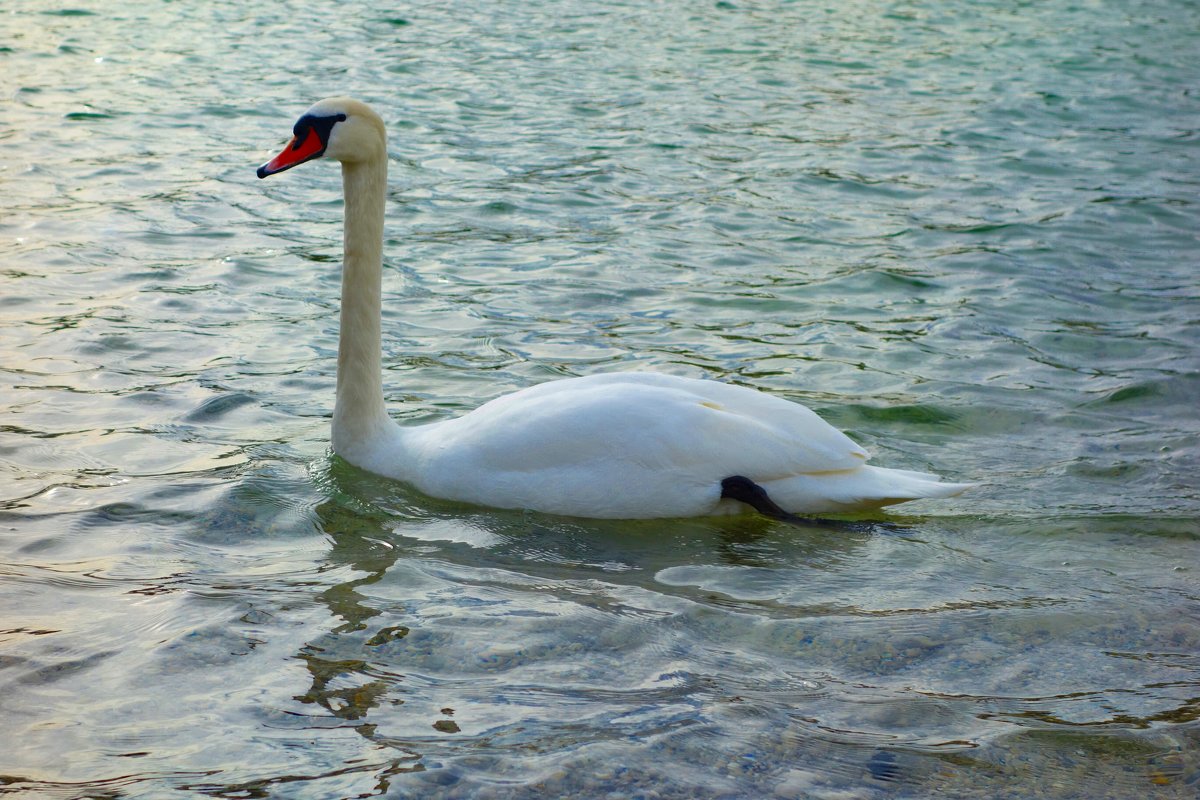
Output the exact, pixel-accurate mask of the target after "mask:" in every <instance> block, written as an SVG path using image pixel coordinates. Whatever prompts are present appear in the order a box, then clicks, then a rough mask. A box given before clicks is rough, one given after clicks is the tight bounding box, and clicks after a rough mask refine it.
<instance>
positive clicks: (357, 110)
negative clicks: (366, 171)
mask: <svg viewBox="0 0 1200 800" xmlns="http://www.w3.org/2000/svg"><path fill="white" fill-rule="evenodd" d="M292 134H293V135H292V140H291V141H290V142H288V144H287V146H286V147H284V148H283V152H281V153H280V154H279V155H277V156H275V157H274V158H272V159H271V160H270V161H268V162H267V163H265V164H263V165H262V166H261V167H259V168H258V177H260V178H265V177H267V176H268V175H274V174H275V173H276V172H283V171H284V170H285V169H291V168H292V167H294V166H296V165H297V164H303V163H304V162H305V161H312V160H313V159H314V158H321V157H322V156H325V157H328V158H333V159H337V160H338V161H341V162H342V163H343V164H349V163H354V162H357V161H370V160H372V159H376V158H386V157H387V135H386V133H385V132H384V127H383V120H382V119H380V118H379V115H378V114H376V113H375V112H374V111H372V110H371V108H370V107H369V106H368V105H367V104H366V103H360V102H359V101H357V100H351V99H350V98H348V97H330V98H329V99H327V100H322V101H321V102H319V103H317V104H315V105H314V106H313V107H312V108H310V109H308V111H305V112H304V116H302V117H300V119H299V120H297V121H296V125H295V126H294V127H293V128H292Z"/></svg>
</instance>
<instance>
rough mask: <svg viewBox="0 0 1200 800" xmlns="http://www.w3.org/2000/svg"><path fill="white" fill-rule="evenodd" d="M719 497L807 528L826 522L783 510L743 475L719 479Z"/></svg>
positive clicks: (759, 487)
mask: <svg viewBox="0 0 1200 800" xmlns="http://www.w3.org/2000/svg"><path fill="white" fill-rule="evenodd" d="M721 497H722V499H728V500H737V501H738V502H739V503H745V504H746V505H748V506H750V507H751V508H753V509H754V510H755V511H757V512H758V513H760V514H762V515H763V516H764V517H770V518H771V519H777V520H779V521H780V522H787V523H789V524H791V525H799V526H801V527H806V528H807V527H813V526H820V525H823V524H824V523H825V522H827V521H826V520H819V519H808V518H806V517H798V516H796V515H795V514H791V513H789V512H787V511H784V510H783V509H782V508H780V507H779V506H778V505H777V504H776V503H775V501H774V500H772V499H771V496H770V495H769V494H767V490H766V489H764V488H763V487H761V486H759V485H758V484H757V483H755V482H754V481H752V480H750V479H749V478H747V477H746V476H745V475H731V476H729V477H728V478H726V479H725V480H723V481H721Z"/></svg>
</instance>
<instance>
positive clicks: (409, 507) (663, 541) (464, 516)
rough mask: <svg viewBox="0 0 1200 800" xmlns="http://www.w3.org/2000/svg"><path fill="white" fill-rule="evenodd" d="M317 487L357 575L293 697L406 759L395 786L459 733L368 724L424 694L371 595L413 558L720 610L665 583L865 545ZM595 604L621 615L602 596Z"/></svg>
mask: <svg viewBox="0 0 1200 800" xmlns="http://www.w3.org/2000/svg"><path fill="white" fill-rule="evenodd" d="M317 479H318V483H320V484H321V485H322V488H323V489H324V490H325V491H326V493H327V496H328V498H329V499H328V500H326V501H325V502H324V503H322V504H320V505H319V506H318V507H317V508H316V509H315V512H316V516H317V519H318V524H319V526H320V528H321V530H323V531H324V532H325V533H326V534H327V536H328V537H329V541H330V545H331V546H330V550H329V554H328V556H327V568H328V570H329V571H330V572H335V571H337V570H344V569H345V568H350V569H351V570H353V571H354V573H356V574H355V577H353V578H352V579H351V580H347V581H344V582H341V583H338V584H336V585H333V586H331V587H330V588H328V589H326V590H325V591H323V592H321V594H320V595H319V599H320V601H321V602H322V603H324V604H325V605H326V606H328V608H329V610H330V612H331V613H332V615H333V617H334V618H335V619H336V620H337V624H336V625H335V626H334V627H332V628H331V629H330V630H329V631H328V632H327V633H325V634H323V635H321V636H319V637H316V638H314V639H312V640H310V641H309V642H308V643H307V644H306V645H305V646H304V647H303V648H302V649H301V651H300V652H299V653H298V654H297V658H298V659H300V660H301V661H302V662H303V663H304V664H305V666H306V667H307V670H308V672H309V675H310V676H311V683H310V685H309V687H308V689H307V690H306V691H305V692H303V693H302V694H299V695H297V696H296V699H297V700H299V701H300V702H302V703H305V704H311V705H313V706H317V707H319V708H321V709H323V710H324V712H327V713H328V714H329V715H332V717H334V718H336V719H339V720H344V721H345V722H346V723H347V725H348V726H349V727H352V728H353V729H354V730H355V731H357V732H358V733H359V734H360V735H362V736H363V737H365V738H367V739H368V740H370V741H371V742H372V743H374V744H376V745H379V746H383V747H386V748H388V749H389V750H391V751H392V752H398V753H399V757H397V758H395V759H393V761H392V762H391V763H390V765H389V766H388V767H387V769H386V772H388V773H389V774H398V773H401V772H413V771H420V770H423V769H425V768H426V766H427V764H428V763H429V759H430V758H431V757H432V758H437V757H438V755H439V754H445V753H446V752H447V751H446V748H447V747H448V746H453V745H452V744H450V743H449V742H448V741H447V740H448V736H447V734H448V733H454V732H457V730H458V728H457V725H456V724H455V723H454V722H453V720H452V719H451V717H452V715H453V713H454V712H453V709H452V708H449V707H446V708H439V709H438V710H437V714H436V715H434V716H432V717H431V718H429V719H428V720H425V721H423V722H422V723H420V724H418V725H416V726H415V727H414V726H409V725H405V726H404V727H405V729H407V730H409V731H412V730H422V729H423V730H425V731H427V733H425V734H423V735H416V736H413V735H408V736H402V737H398V736H392V735H385V734H384V732H383V731H381V730H380V725H379V720H378V719H373V712H375V716H376V717H377V716H378V711H377V710H379V709H381V707H384V706H399V705H404V704H406V702H408V701H409V700H410V699H412V698H411V696H410V695H411V693H412V692H414V691H417V690H415V689H414V688H413V687H412V686H411V685H410V683H411V681H409V680H408V679H407V676H406V675H405V674H404V673H403V672H402V671H401V670H402V669H405V668H407V667H408V666H411V665H406V664H405V661H404V658H403V656H401V657H400V658H397V657H396V655H397V654H398V653H403V650H401V649H399V648H400V647H402V645H401V642H402V640H404V639H405V638H406V637H407V636H408V635H409V633H410V630H409V626H408V625H406V624H405V622H406V620H405V619H404V618H403V614H397V613H396V609H390V610H388V611H386V612H385V611H381V609H380V608H379V607H378V606H379V602H378V600H373V599H372V598H370V597H368V596H367V595H366V594H364V591H365V590H366V589H367V587H370V586H372V585H374V584H378V583H380V582H381V581H383V580H384V579H385V578H386V577H387V575H388V573H389V571H390V570H393V569H394V568H395V567H396V565H397V563H398V562H402V561H403V560H406V559H413V560H414V561H420V562H422V563H445V564H448V565H451V566H452V567H453V568H455V569H464V568H465V569H466V570H471V571H478V572H480V573H482V572H484V571H490V570H501V571H504V572H505V573H516V574H520V575H521V576H524V577H527V578H529V580H530V582H532V583H536V584H537V585H539V586H542V587H545V592H547V593H549V594H550V595H556V592H557V591H558V589H557V588H556V587H562V586H565V585H567V584H568V583H576V584H577V583H578V582H579V581H581V580H593V581H603V583H604V585H606V586H613V585H615V586H617V587H622V586H624V587H626V588H636V589H641V590H648V591H651V592H654V593H656V594H663V593H668V594H672V595H676V596H686V597H690V598H691V599H694V600H697V601H700V602H706V603H712V602H714V600H716V602H717V603H718V604H719V603H720V600H719V598H714V596H713V593H712V592H711V591H702V590H700V589H699V588H697V587H691V586H687V585H667V584H664V583H662V582H660V581H658V579H657V577H656V576H657V575H658V574H659V573H660V572H662V571H663V570H667V569H672V568H676V567H681V566H689V565H715V566H719V567H747V568H757V569H769V568H776V567H780V566H787V565H794V564H798V563H804V562H805V561H806V560H808V559H815V560H816V561H818V562H820V563H821V564H822V565H823V566H824V567H826V568H829V567H831V566H835V565H836V564H837V563H838V562H839V561H840V560H841V559H843V558H845V557H846V556H847V555H848V554H849V553H851V552H852V551H853V550H854V548H855V547H857V546H858V544H859V543H861V541H862V540H863V538H864V534H862V533H851V534H847V533H846V532H845V531H838V530H824V529H819V528H814V529H805V530H796V529H792V528H789V527H788V526H784V525H780V524H779V523H776V522H772V521H769V520H765V519H761V518H757V517H753V516H747V517H730V518H722V519H701V520H648V521H633V522H630V521H603V520H578V519H568V518H559V517H552V516H547V515H542V514H530V513H523V512H511V511H493V510H485V509H478V508H470V507H464V506H461V505H455V504H448V503H444V502H442V501H437V500H431V499H429V498H426V497H423V496H420V495H418V494H416V493H414V492H412V491H411V490H408V489H406V488H405V487H403V486H400V485H398V484H396V483H394V482H392V481H387V480H383V479H379V478H376V477H374V476H371V475H369V474H366V473H363V472H361V471H359V470H357V469H355V468H353V467H350V466H348V465H345V464H343V463H341V462H339V461H336V460H335V461H334V462H332V463H331V464H330V465H329V466H328V467H327V468H326V469H325V470H323V471H322V473H321V474H320V475H318V476H317ZM589 602H590V603H594V605H595V607H597V608H607V609H608V610H610V611H618V612H620V611H621V610H622V609H619V608H616V607H615V606H613V607H610V606H612V604H611V602H610V603H608V604H606V603H605V602H604V599H603V598H601V597H593V598H590V599H589ZM424 622H425V623H426V624H425V625H424V626H423V627H422V629H421V630H422V633H423V634H426V635H428V633H429V626H428V624H427V622H428V621H427V620H424ZM487 644H488V643H487V642H480V643H479V646H480V647H481V648H483V647H486V646H487ZM426 699H427V698H423V700H426ZM415 705H422V706H428V705H429V703H428V702H421V703H414V706H415ZM413 710H414V711H416V709H415V708H414V709H413ZM464 736H465V734H464ZM459 738H460V739H461V738H462V737H459ZM381 781H385V777H383V776H381Z"/></svg>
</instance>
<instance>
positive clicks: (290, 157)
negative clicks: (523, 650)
mask: <svg viewBox="0 0 1200 800" xmlns="http://www.w3.org/2000/svg"><path fill="white" fill-rule="evenodd" d="M306 121H308V122H307V123H306ZM306 124H307V125H309V126H310V127H305V125H306ZM319 132H323V134H324V135H323V137H321V136H318V133H319ZM314 137H316V138H314ZM318 139H320V141H318ZM318 145H323V147H320V148H319V149H318V147H317V146H318ZM321 155H326V156H329V157H332V158H336V159H337V160H339V161H341V162H342V172H343V185H344V191H345V198H346V229H345V264H344V267H343V278H342V320H341V339H340V342H339V351H338V381H337V383H338V386H337V401H336V404H335V407H334V418H333V449H334V452H336V453H337V454H338V455H340V456H341V457H343V458H345V459H346V460H347V461H349V462H350V463H352V464H354V465H356V466H358V467H361V468H363V469H366V470H369V471H371V472H374V473H377V474H379V475H384V476H387V477H389V478H394V479H396V480H400V481H404V482H406V483H410V484H412V485H414V486H416V487H417V488H418V489H420V490H421V491H423V492H425V493H426V494H429V495H432V496H434V497H440V498H444V499H448V500H458V501H463V502H468V503H475V504H479V505H486V506H493V507H497V508H527V509H533V510H538V511H545V512H549V513H555V514H565V515H571V516H581V517H606V518H617V519H621V518H624V519H633V518H652V517H687V516H703V515H710V514H722V513H734V512H737V511H743V510H747V506H745V505H743V504H742V503H738V502H735V501H733V500H728V499H723V498H722V484H721V482H722V481H723V480H724V479H725V478H729V477H731V476H735V475H736V476H744V477H746V478H749V479H750V480H751V481H753V482H755V483H757V484H758V485H760V486H762V487H763V488H764V489H765V490H766V492H767V494H768V495H769V496H770V497H771V499H773V500H774V502H775V503H776V504H777V505H779V506H781V507H782V508H783V509H785V510H786V511H789V512H791V513H794V514H805V513H831V512H846V511H856V510H862V509H871V508H878V507H880V506H884V505H889V504H892V503H900V502H904V501H906V500H915V499H918V498H925V497H950V496H953V495H956V494H959V493H960V492H962V491H964V490H965V489H967V488H969V486H970V484H958V483H942V482H940V481H939V479H938V478H937V476H935V475H929V474H926V473H921V472H909V471H905V470H893V469H885V468H882V467H873V466H871V465H869V464H867V463H866V461H867V453H866V451H865V450H863V449H862V448H861V447H859V446H858V445H856V444H855V443H854V442H852V441H851V440H850V439H849V438H848V437H847V436H846V435H845V434H843V433H841V432H840V431H838V430H837V429H836V428H833V427H832V426H830V425H828V424H827V423H826V422H824V421H823V420H822V419H821V418H820V417H818V416H817V415H816V414H815V413H813V412H812V411H810V410H809V409H807V408H805V407H804V406H801V405H798V404H796V403H792V402H788V401H786V400H782V399H780V398H777V397H773V396H770V395H767V394H763V393H762V392H757V391H754V390H753V389H746V388H742V387H738V386H731V385H728V384H723V383H718V382H716V381H708V380H695V379H691V378H682V377H676V376H671V375H659V374H651V373H615V374H607V375H595V376H591V377H584V378H570V379H566V380H558V381H552V382H549V383H544V384H540V385H538V386H533V387H530V388H528V389H523V390H521V391H518V392H514V393H513V394H509V395H505V396H503V397H500V398H497V399H495V400H492V401H491V402H489V403H485V404H484V405H482V406H480V407H479V408H477V409H475V410H474V411H471V412H470V413H468V414H465V415H463V416H461V417H458V418H455V419H449V420H445V421H442V422H435V423H433V424H429V425H421V426H416V427H400V426H398V425H396V424H395V423H394V422H393V421H392V420H391V419H390V418H389V417H388V415H387V412H386V410H385V408H384V402H383V386H382V364H381V350H380V341H381V339H380V337H381V332H380V316H381V315H380V312H381V308H380V283H381V280H382V249H383V209H384V200H385V194H386V184H387V154H386V136H385V133H384V127H383V123H382V121H381V120H380V119H379V117H378V116H376V115H375V114H374V112H372V111H371V110H370V109H369V108H367V107H366V106H365V105H363V104H362V103H359V102H357V101H354V100H348V99H345V98H333V99H330V100H323V101H321V102H320V103H317V104H316V105H314V106H313V107H312V108H311V109H309V111H308V113H307V114H306V115H305V116H304V117H302V118H301V121H300V122H298V123H297V125H296V139H294V140H293V143H292V145H291V146H290V149H285V150H284V152H283V153H281V154H280V155H279V156H277V157H276V158H275V159H273V160H272V161H271V162H269V163H268V164H266V165H264V166H263V167H262V168H261V169H260V170H259V175H260V177H264V176H265V175H268V174H272V173H273V172H278V171H282V170H283V169H287V168H289V167H291V166H294V165H295V164H298V163H301V162H302V161H305V160H309V159H311V158H316V157H319V156H321Z"/></svg>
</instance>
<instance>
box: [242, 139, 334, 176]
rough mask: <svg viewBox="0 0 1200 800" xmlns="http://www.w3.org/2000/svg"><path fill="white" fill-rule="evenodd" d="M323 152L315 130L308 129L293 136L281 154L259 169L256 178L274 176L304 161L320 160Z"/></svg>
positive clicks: (322, 145)
mask: <svg viewBox="0 0 1200 800" xmlns="http://www.w3.org/2000/svg"><path fill="white" fill-rule="evenodd" d="M324 152H325V142H323V141H321V136H320V134H318V133H317V131H316V129H315V128H312V127H309V128H308V129H307V131H306V132H305V133H304V134H303V135H301V134H296V135H295V136H293V137H292V140H291V141H290V142H288V144H287V147H285V148H283V152H282V153H280V154H279V155H277V156H275V157H274V158H272V159H271V160H270V161H268V162H267V163H265V164H263V165H262V166H261V167H259V168H258V177H260V178H265V177H267V176H268V175H274V174H275V173H276V172H283V171H284V170H285V169H291V168H292V167H294V166H296V165H297V164H303V163H304V162H305V161H311V160H312V159H314V158H320V157H321V154H322V153H324Z"/></svg>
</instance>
